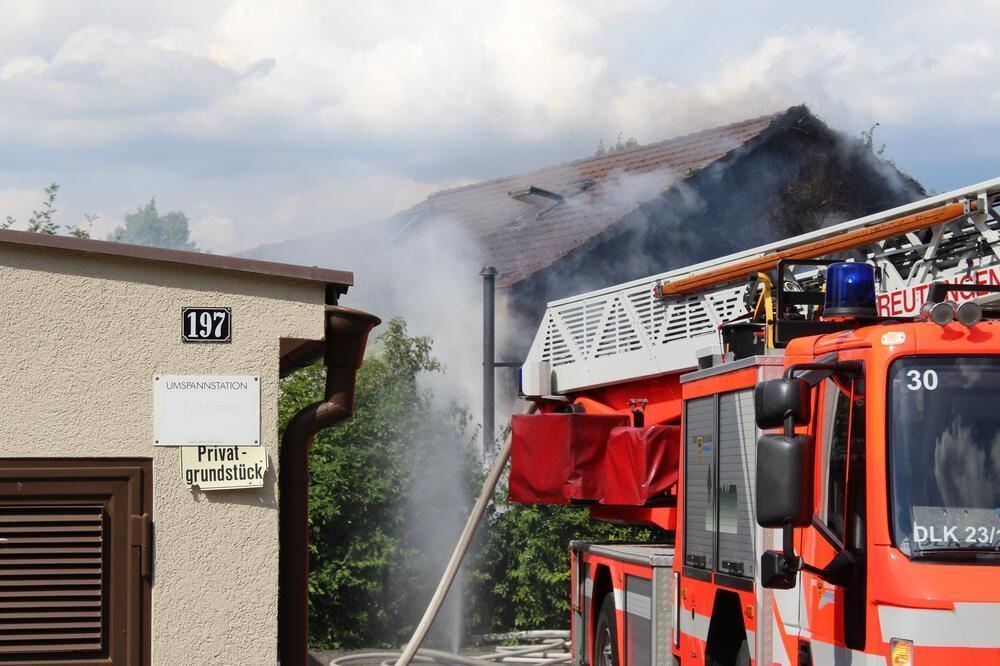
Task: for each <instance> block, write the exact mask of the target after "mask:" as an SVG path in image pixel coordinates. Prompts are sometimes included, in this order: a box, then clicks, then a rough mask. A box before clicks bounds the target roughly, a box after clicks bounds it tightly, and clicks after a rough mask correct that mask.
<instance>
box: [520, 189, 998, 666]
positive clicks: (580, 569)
mask: <svg viewBox="0 0 1000 666" xmlns="http://www.w3.org/2000/svg"><path fill="white" fill-rule="evenodd" d="M998 200H1000V179H996V180H992V181H988V182H985V183H980V184H977V185H974V186H971V187H968V188H963V189H961V190H956V191H954V192H950V193H948V194H944V195H941V196H936V197H933V198H930V199H926V200H924V201H920V202H917V203H914V204H911V205H907V206H903V207H901V208H897V209H893V210H890V211H887V212H884V213H880V214H877V215H872V216H869V217H865V218H861V219H858V220H853V221H850V222H845V223H843V224H840V225H837V226H832V227H829V228H827V229H823V230H820V231H817V232H814V233H811V234H807V235H805V236H800V237H796V238H792V239H789V240H786V241H783V242H780V243H776V244H773V245H769V246H766V247H761V248H756V249H754V250H751V251H747V252H743V253H740V254H738V255H733V256H730V257H725V258H722V259H719V260H715V261H712V262H707V263H705V264H700V265H697V266H693V267H690V268H686V269H681V270H678V271H673V272H670V273H665V274H663V275H658V276H654V277H652V278H650V279H648V280H640V281H637V282H632V283H629V284H625V285H621V286H617V287H613V288H609V289H605V290H601V291H597V292H592V293H588V294H584V295H582V296H579V297H575V298H569V299H566V300H562V301H557V302H553V303H551V304H549V307H548V310H547V311H546V313H545V316H544V319H543V321H542V324H541V326H540V328H539V331H538V333H537V336H536V338H535V340H534V343H533V345H532V348H531V351H530V353H529V356H528V360H527V362H526V363H525V364H524V366H523V367H522V392H523V394H524V395H525V397H526V398H527V399H528V400H530V401H532V402H533V403H534V404H535V406H536V408H537V410H536V413H534V414H532V415H522V416H516V417H514V421H513V434H512V454H511V476H510V495H511V498H512V499H513V500H514V501H518V502H542V503H556V504H579V505H582V506H585V507H587V510H589V511H590V513H591V515H592V516H593V517H594V518H595V519H599V520H608V521H614V522H619V523H626V524H642V525H647V526H652V527H653V528H654V529H655V531H656V532H657V534H658V535H659V538H658V539H657V540H656V541H658V542H659V543H658V544H656V545H648V544H599V543H584V542H575V543H573V544H571V555H572V558H571V566H572V587H571V609H572V621H571V628H572V632H571V633H572V650H573V656H574V661H575V663H577V664H579V665H580V666H645V665H647V664H649V665H656V666H660V665H666V664H684V665H687V664H887V663H888V664H894V665H895V664H900V665H903V664H1000V319H993V318H992V317H991V312H990V301H991V300H992V299H994V298H995V297H996V294H995V292H997V291H1000V233H998V232H1000V215H998V214H997V212H996V211H995V208H994V207H995V206H996V205H997V204H998ZM833 257H835V258H836V259H837V260H836V261H832V258H833Z"/></svg>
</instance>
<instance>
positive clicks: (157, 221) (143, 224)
mask: <svg viewBox="0 0 1000 666" xmlns="http://www.w3.org/2000/svg"><path fill="white" fill-rule="evenodd" d="M190 235H191V232H190V229H189V228H188V218H187V215H185V214H184V213H182V212H180V211H171V212H169V213H166V214H164V215H161V214H160V212H159V211H158V210H157V208H156V198H155V197H154V198H152V199H150V200H149V203H148V204H146V205H145V206H143V207H142V208H139V209H138V210H136V211H135V212H134V213H129V214H128V215H126V216H125V224H124V225H122V226H118V227H115V230H114V231H113V232H112V233H111V234H110V235H109V236H108V240H113V241H119V242H121V243H132V244H134V245H149V246H152V247H165V248H170V249H174V250H197V249H198V248H197V247H196V246H195V244H194V243H193V242H192V241H191V240H190Z"/></svg>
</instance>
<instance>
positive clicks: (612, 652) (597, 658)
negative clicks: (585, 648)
mask: <svg viewBox="0 0 1000 666" xmlns="http://www.w3.org/2000/svg"><path fill="white" fill-rule="evenodd" d="M594 663H595V664H596V666H618V665H619V664H620V663H621V662H620V661H619V660H618V628H617V626H616V622H615V597H614V594H611V593H609V594H606V595H604V601H603V602H602V603H601V610H600V611H599V612H598V615H597V626H596V628H595V629H594Z"/></svg>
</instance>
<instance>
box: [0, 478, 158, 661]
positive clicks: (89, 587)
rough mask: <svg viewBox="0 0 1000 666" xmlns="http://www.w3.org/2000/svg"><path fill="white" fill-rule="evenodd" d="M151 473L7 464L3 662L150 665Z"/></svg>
mask: <svg viewBox="0 0 1000 666" xmlns="http://www.w3.org/2000/svg"><path fill="white" fill-rule="evenodd" d="M151 512H152V464H151V463H150V461H148V460H101V459H86V460H82V459H62V460H27V459H16V460H11V459H7V460H0V662H2V663H4V664H24V665H29V664H30V665H31V666H39V665H41V664H65V665H67V666H91V665H92V666H97V665H99V664H100V665H101V666H109V665H114V666H126V665H128V666H131V665H133V664H135V665H139V666H141V665H144V664H148V663H149V616H150V613H149V605H150V582H151V581H150V578H151V567H150V563H151V556H152V552H151V541H152V540H151V527H152V521H151Z"/></svg>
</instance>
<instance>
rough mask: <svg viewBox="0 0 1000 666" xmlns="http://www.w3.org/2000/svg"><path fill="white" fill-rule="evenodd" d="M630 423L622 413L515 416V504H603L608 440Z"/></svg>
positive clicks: (512, 481) (512, 480)
mask: <svg viewBox="0 0 1000 666" xmlns="http://www.w3.org/2000/svg"><path fill="white" fill-rule="evenodd" d="M628 421H629V419H628V417H627V416H625V415H621V414H518V415H515V416H514V417H513V419H512V422H511V427H512V431H513V432H512V433H511V453H510V499H511V501H512V502H523V503H529V504H536V503H540V504H568V503H569V502H570V501H572V500H581V501H591V502H596V501H599V500H600V499H601V494H602V492H603V485H604V484H603V479H602V477H603V473H602V470H601V465H602V464H603V461H604V451H605V448H606V447H607V444H608V437H609V436H610V435H611V431H612V430H614V429H615V428H618V427H621V426H625V425H628Z"/></svg>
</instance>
